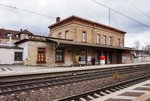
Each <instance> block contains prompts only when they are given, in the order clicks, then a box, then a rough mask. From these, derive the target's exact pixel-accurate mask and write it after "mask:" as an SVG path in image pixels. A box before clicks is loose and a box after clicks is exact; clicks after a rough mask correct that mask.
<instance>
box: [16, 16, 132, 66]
mask: <svg viewBox="0 0 150 101" xmlns="http://www.w3.org/2000/svg"><path fill="white" fill-rule="evenodd" d="M48 28H49V29H50V31H49V35H48V36H39V35H34V34H33V33H31V32H29V31H27V30H21V31H19V32H17V34H15V36H16V37H17V38H18V39H17V40H16V41H15V42H14V44H15V46H16V47H19V48H21V49H22V63H23V64H25V65H48V66H70V65H92V62H93V61H94V64H95V65H98V64H100V57H101V56H104V57H105V64H120V63H131V62H132V61H133V55H132V49H131V48H127V47H124V38H125V33H126V32H124V31H122V30H119V29H116V28H113V27H110V26H106V25H104V24H100V23H97V22H94V21H90V20H87V19H84V18H80V17H77V16H71V17H68V18H66V19H64V20H61V19H60V18H59V17H57V18H56V23H54V24H52V25H50V26H48Z"/></svg>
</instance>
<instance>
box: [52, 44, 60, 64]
mask: <svg viewBox="0 0 150 101" xmlns="http://www.w3.org/2000/svg"><path fill="white" fill-rule="evenodd" d="M58 47H59V42H57V45H56V46H55V43H53V56H52V61H53V63H52V67H55V50H56V49H57V48H58Z"/></svg>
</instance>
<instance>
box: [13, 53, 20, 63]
mask: <svg viewBox="0 0 150 101" xmlns="http://www.w3.org/2000/svg"><path fill="white" fill-rule="evenodd" d="M14 60H15V61H22V52H15V57H14Z"/></svg>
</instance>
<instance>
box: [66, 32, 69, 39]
mask: <svg viewBox="0 0 150 101" xmlns="http://www.w3.org/2000/svg"><path fill="white" fill-rule="evenodd" d="M65 39H69V31H65Z"/></svg>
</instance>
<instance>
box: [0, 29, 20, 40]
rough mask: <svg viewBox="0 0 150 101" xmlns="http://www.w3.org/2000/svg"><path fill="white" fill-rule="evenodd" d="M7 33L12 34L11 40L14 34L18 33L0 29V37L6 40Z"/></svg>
mask: <svg viewBox="0 0 150 101" xmlns="http://www.w3.org/2000/svg"><path fill="white" fill-rule="evenodd" d="M8 33H10V34H12V38H15V37H16V34H17V33H19V31H15V30H9V29H4V28H1V29H0V37H3V38H7V34H8Z"/></svg>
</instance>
